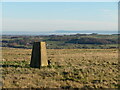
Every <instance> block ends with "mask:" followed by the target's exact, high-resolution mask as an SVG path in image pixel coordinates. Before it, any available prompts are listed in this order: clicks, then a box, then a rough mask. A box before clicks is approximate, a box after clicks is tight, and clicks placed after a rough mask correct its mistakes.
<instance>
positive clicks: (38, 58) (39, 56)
mask: <svg viewBox="0 0 120 90" xmlns="http://www.w3.org/2000/svg"><path fill="white" fill-rule="evenodd" d="M47 65H48V60H47V52H46V43H45V42H34V44H33V49H32V56H31V62H30V67H33V68H40V67H41V66H47Z"/></svg>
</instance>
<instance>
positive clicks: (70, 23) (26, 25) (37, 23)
mask: <svg viewBox="0 0 120 90" xmlns="http://www.w3.org/2000/svg"><path fill="white" fill-rule="evenodd" d="M117 27H118V25H117V22H109V21H104V22H102V21H79V20H32V19H31V20H30V19H26V20H25V19H3V30H4V31H9V30H10V31H11V30H12V31H54V30H117Z"/></svg>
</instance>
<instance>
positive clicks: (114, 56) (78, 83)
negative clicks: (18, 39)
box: [0, 48, 120, 89]
mask: <svg viewBox="0 0 120 90" xmlns="http://www.w3.org/2000/svg"><path fill="white" fill-rule="evenodd" d="M2 54H3V55H2V60H3V61H1V62H0V65H2V66H3V68H0V69H1V70H2V78H3V79H2V80H3V88H67V89H69V88H118V87H119V86H120V85H118V78H119V77H118V76H119V72H118V51H117V49H48V50H47V54H48V60H51V65H49V66H48V67H42V68H41V69H37V68H30V67H29V63H30V58H31V49H15V48H14V49H13V48H2Z"/></svg>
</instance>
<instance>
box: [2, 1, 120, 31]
mask: <svg viewBox="0 0 120 90" xmlns="http://www.w3.org/2000/svg"><path fill="white" fill-rule="evenodd" d="M2 29H3V31H36V32H37V31H41V32H44V31H56V30H69V31H72V30H75V31H83V30H101V31H113V30H118V3H117V2H3V3H2Z"/></svg>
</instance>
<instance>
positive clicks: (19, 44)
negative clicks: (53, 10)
mask: <svg viewBox="0 0 120 90" xmlns="http://www.w3.org/2000/svg"><path fill="white" fill-rule="evenodd" d="M2 37H3V38H2V46H3V47H12V48H28V49H31V48H32V45H33V42H36V41H38V42H39V41H45V42H46V43H47V48H48V49H111V48H113V49H114V48H118V35H117V34H116V35H99V34H95V35H94V34H75V35H47V36H17V35H16V36H11V35H3V36H2Z"/></svg>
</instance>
